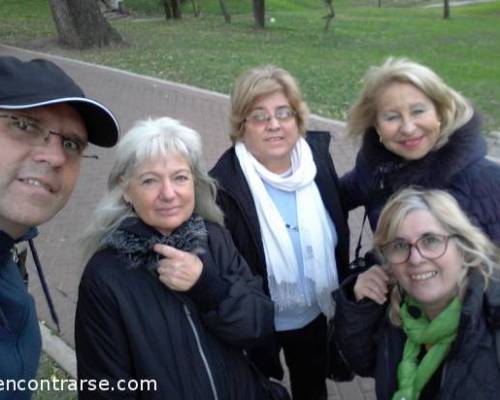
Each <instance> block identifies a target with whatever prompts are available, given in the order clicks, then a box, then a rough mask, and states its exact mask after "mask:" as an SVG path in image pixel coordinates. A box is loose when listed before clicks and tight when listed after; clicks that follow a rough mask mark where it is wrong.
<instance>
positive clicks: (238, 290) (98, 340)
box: [75, 219, 274, 400]
mask: <svg viewBox="0 0 500 400" xmlns="http://www.w3.org/2000/svg"><path fill="white" fill-rule="evenodd" d="M206 227H207V230H208V237H207V239H206V240H205V243H204V245H203V250H204V253H203V254H201V255H200V259H201V260H202V262H203V266H204V267H203V271H202V274H201V276H200V278H199V280H198V281H197V283H196V284H195V285H194V287H193V288H192V289H191V290H190V291H188V292H185V293H181V292H174V291H172V290H170V289H168V288H167V287H166V286H165V285H164V284H163V283H161V282H160V281H159V279H158V277H157V276H155V275H154V274H152V273H151V272H149V271H147V270H146V269H144V268H136V269H130V268H127V265H126V264H125V263H124V260H123V258H122V257H120V255H119V254H117V252H116V251H114V250H109V249H108V250H102V251H99V252H97V253H96V254H95V255H94V256H93V257H92V258H91V260H90V261H89V263H88V265H87V267H86V269H85V272H84V274H83V277H82V281H81V283H80V288H79V298H78V306H77V312H76V326H75V337H76V354H77V361H78V377H79V378H80V379H96V380H99V379H107V380H109V381H110V382H111V384H112V385H115V384H117V380H119V379H126V380H130V379H155V380H156V382H157V384H158V390H157V391H156V392H145V391H143V392H135V393H133V392H119V391H113V392H95V391H82V392H81V393H80V399H89V400H97V399H124V398H127V399H158V400H165V399H175V400H199V399H207V400H208V399H214V395H213V393H212V385H211V384H210V379H211V378H212V379H213V382H214V386H215V388H216V391H217V394H218V399H219V400H222V399H225V400H236V399H241V400H247V399H253V400H260V399H262V398H266V395H264V394H263V392H262V390H263V389H262V387H261V386H260V384H259V378H258V377H257V376H256V375H255V372H254V370H253V369H252V368H250V367H249V365H248V360H246V358H245V357H244V356H243V354H242V349H243V348H246V347H252V346H254V345H256V344H258V343H259V341H261V340H262V339H263V338H265V337H266V336H269V335H271V334H272V331H273V318H274V310H273V304H272V302H271V301H270V300H269V299H268V297H267V296H266V295H265V294H264V292H263V290H262V284H261V280H260V279H259V278H256V277H254V276H253V275H252V274H251V272H250V270H249V268H248V266H247V264H246V262H245V261H244V260H243V258H242V257H241V256H240V255H239V253H238V252H237V250H236V248H235V247H234V244H233V242H232V240H231V236H230V234H229V233H228V232H227V231H226V230H225V229H224V228H222V227H220V226H219V225H216V224H213V223H210V222H206ZM121 228H122V229H124V230H125V231H126V232H132V233H135V234H136V235H139V236H141V235H142V236H144V237H151V235H159V233H158V232H157V231H155V230H154V229H153V228H151V227H149V226H147V225H145V224H144V223H142V222H141V221H140V220H138V219H132V220H130V219H128V220H125V222H124V223H123V224H122V225H121ZM200 349H201V350H200ZM208 371H210V374H211V377H210V375H209V372H208Z"/></svg>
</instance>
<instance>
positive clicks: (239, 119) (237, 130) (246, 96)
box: [229, 65, 309, 143]
mask: <svg viewBox="0 0 500 400" xmlns="http://www.w3.org/2000/svg"><path fill="white" fill-rule="evenodd" d="M280 91H281V92H283V93H284V94H285V96H286V97H287V99H288V101H289V102H290V105H291V107H292V108H293V109H294V111H295V112H296V119H297V126H298V129H299V133H300V134H301V135H304V134H305V131H306V124H307V120H308V118H309V108H308V107H307V104H306V103H305V102H304V100H303V99H302V93H301V91H300V88H299V84H298V83H297V81H296V80H295V78H294V77H293V76H292V75H291V74H290V73H289V72H288V71H286V70H284V69H283V68H279V67H276V66H274V65H265V66H260V67H255V68H251V69H249V70H246V71H245V72H243V73H242V74H241V75H240V76H239V77H238V78H237V79H236V82H235V84H234V88H233V92H232V94H231V112H230V116H229V123H230V129H231V132H230V134H229V136H230V138H231V140H232V141H233V143H234V142H237V141H239V140H240V139H241V138H242V137H243V133H244V128H243V120H244V119H245V118H246V117H247V116H248V114H249V113H250V111H251V110H252V107H253V105H254V104H255V101H256V100H257V98H259V97H261V96H267V95H270V94H273V93H275V92H280Z"/></svg>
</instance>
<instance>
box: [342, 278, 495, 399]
mask: <svg viewBox="0 0 500 400" xmlns="http://www.w3.org/2000/svg"><path fill="white" fill-rule="evenodd" d="M469 276H470V280H469V285H468V289H467V291H466V294H465V298H464V304H463V307H462V312H461V317H460V323H459V328H458V334H457V338H456V340H455V342H454V343H453V345H452V348H451V350H450V353H449V354H448V356H447V358H446V359H445V361H444V365H443V366H442V367H441V368H440V372H441V377H440V381H437V382H436V386H435V387H433V388H432V389H433V390H432V391H431V392H433V394H434V396H432V395H431V396H430V397H431V398H433V399H439V400H496V399H498V398H499V393H500V364H499V361H498V354H497V345H496V342H495V335H496V332H495V329H496V330H497V331H498V330H500V282H499V281H498V280H490V284H489V286H488V290H487V291H486V293H485V292H484V290H483V289H484V280H483V277H482V275H481V274H480V272H479V271H474V270H472V271H471V273H470V274H469ZM354 281H355V277H353V278H351V279H349V280H347V281H346V282H344V285H343V286H342V287H341V288H340V289H339V290H337V291H336V292H335V294H334V297H335V300H336V302H337V311H336V314H335V318H334V326H335V337H336V340H337V342H338V344H339V345H340V346H341V349H342V352H343V354H344V356H345V358H346V359H347V361H348V362H349V364H350V366H351V367H352V368H353V370H354V371H355V372H356V373H357V374H358V375H361V376H365V377H366V376H368V377H373V378H375V389H376V395H377V400H390V399H391V398H392V395H393V394H394V392H395V391H396V390H397V378H396V371H397V366H398V364H399V362H400V360H401V358H402V353H403V346H404V343H405V341H406V336H405V334H404V332H403V330H402V329H401V328H398V327H395V326H394V325H392V324H391V323H390V322H389V319H388V317H387V306H386V305H384V306H380V305H378V304H376V303H375V302H373V301H371V300H363V301H361V302H359V303H356V301H355V300H354V295H353V293H352V291H353V283H354ZM498 336H499V337H500V334H498Z"/></svg>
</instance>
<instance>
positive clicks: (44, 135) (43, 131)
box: [0, 114, 99, 160]
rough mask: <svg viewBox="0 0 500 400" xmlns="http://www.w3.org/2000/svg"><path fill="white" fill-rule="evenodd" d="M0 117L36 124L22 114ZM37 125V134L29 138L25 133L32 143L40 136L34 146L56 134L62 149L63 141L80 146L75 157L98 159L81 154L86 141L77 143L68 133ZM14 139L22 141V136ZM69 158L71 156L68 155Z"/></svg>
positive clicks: (93, 155) (1, 115)
mask: <svg viewBox="0 0 500 400" xmlns="http://www.w3.org/2000/svg"><path fill="white" fill-rule="evenodd" d="M0 118H4V119H10V120H11V121H24V122H28V123H29V124H31V125H37V126H38V124H35V123H34V122H33V121H31V120H33V119H32V118H30V117H22V116H17V115H14V114H0ZM38 127H39V131H40V135H39V136H35V135H32V137H31V138H29V136H28V135H26V137H27V138H28V139H29V140H33V141H34V142H33V143H36V139H38V138H40V140H41V141H40V143H37V144H35V146H40V145H42V144H43V143H46V142H47V139H48V138H49V137H50V135H54V136H58V137H60V138H61V146H62V148H63V150H64V141H68V142H72V143H76V144H77V145H78V146H80V147H81V150H77V151H76V154H78V158H77V159H82V158H93V159H96V160H97V159H99V156H97V155H95V154H92V155H88V154H83V152H84V151H85V149H86V148H87V146H88V143H89V142H88V141H83V140H82V141H81V143H77V141H76V140H75V139H74V138H71V137H69V136H68V135H65V134H63V133H60V132H57V131H55V130H53V129H50V128H45V127H41V126H38ZM18 129H20V130H22V129H21V128H18ZM15 140H18V141H23V139H22V138H17V137H16V138H15ZM65 154H67V152H66V151H65ZM70 158H71V157H70Z"/></svg>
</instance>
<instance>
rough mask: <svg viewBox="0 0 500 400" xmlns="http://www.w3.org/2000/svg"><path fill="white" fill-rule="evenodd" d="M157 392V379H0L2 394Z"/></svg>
mask: <svg viewBox="0 0 500 400" xmlns="http://www.w3.org/2000/svg"><path fill="white" fill-rule="evenodd" d="M26 390H29V391H31V392H50V391H54V392H64V391H90V392H114V391H116V392H156V390H157V382H156V380H155V379H139V380H137V379H119V380H117V381H114V382H110V381H109V380H107V379H60V378H57V377H55V376H53V377H52V378H50V379H29V380H28V379H0V392H10V391H22V392H23V391H26Z"/></svg>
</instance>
